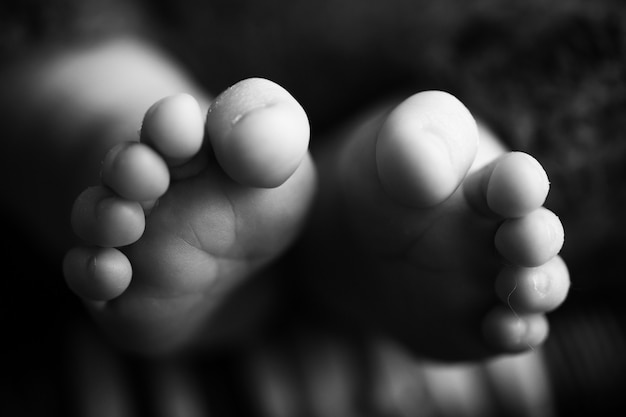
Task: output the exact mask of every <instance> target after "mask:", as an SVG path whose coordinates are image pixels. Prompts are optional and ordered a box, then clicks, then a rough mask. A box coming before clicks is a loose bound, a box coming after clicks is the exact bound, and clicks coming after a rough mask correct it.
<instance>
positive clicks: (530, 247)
mask: <svg viewBox="0 0 626 417" xmlns="http://www.w3.org/2000/svg"><path fill="white" fill-rule="evenodd" d="M563 241H564V231H563V225H562V224H561V221H560V220H559V218H558V217H557V216H556V215H555V214H554V213H553V212H551V211H550V210H548V209H546V208H543V207H542V208H539V209H537V210H535V211H533V212H532V213H530V214H528V215H527V216H524V217H520V218H515V219H508V220H505V221H504V222H503V223H502V224H501V225H500V227H499V228H498V230H497V232H496V236H495V245H496V248H497V249H498V251H499V252H500V254H501V255H502V256H504V258H506V259H507V260H508V261H509V262H511V263H512V264H514V265H519V266H526V267H535V266H540V265H543V264H545V263H546V262H547V261H549V260H550V259H552V258H553V257H554V256H556V255H557V254H558V253H559V251H560V250H561V247H562V246H563Z"/></svg>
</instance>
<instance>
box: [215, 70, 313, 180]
mask: <svg viewBox="0 0 626 417" xmlns="http://www.w3.org/2000/svg"><path fill="white" fill-rule="evenodd" d="M206 130H207V133H208V137H209V140H210V142H211V145H212V147H213V150H214V152H215V156H216V158H217V160H218V162H219V164H220V166H221V167H222V169H223V170H224V171H225V172H226V173H227V174H228V175H229V176H230V177H231V178H232V179H234V180H235V181H237V182H239V183H241V184H244V185H248V186H253V187H263V188H274V187H277V186H279V185H281V184H282V183H283V182H285V181H286V180H287V179H288V178H289V177H290V176H291V175H292V174H293V173H294V172H295V170H296V169H297V168H298V166H299V165H300V162H301V161H302V160H303V159H304V157H305V154H306V151H307V148H308V144H309V133H310V129H309V122H308V118H307V116H306V113H305V112H304V110H303V109H302V107H301V106H300V104H298V102H297V101H296V100H295V99H294V98H293V97H292V96H291V95H290V94H289V93H288V92H287V91H286V90H285V89H283V88H282V87H280V86H279V85H277V84H275V83H273V82H271V81H268V80H265V79H261V78H251V79H247V80H243V81H240V82H239V83H237V84H235V85H233V86H232V87H230V88H229V89H227V90H226V91H224V92H223V93H222V94H220V95H219V96H218V97H217V98H216V99H215V100H214V101H213V103H212V104H211V107H210V108H209V112H208V116H207V121H206Z"/></svg>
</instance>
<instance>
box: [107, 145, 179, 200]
mask: <svg viewBox="0 0 626 417" xmlns="http://www.w3.org/2000/svg"><path fill="white" fill-rule="evenodd" d="M100 176H101V179H102V182H103V183H104V184H105V185H107V186H109V187H110V188H112V189H113V190H114V191H115V192H116V193H117V194H119V195H120V196H121V197H123V198H125V199H128V200H134V201H150V200H155V199H157V198H159V197H161V196H162V195H163V194H165V192H166V191H167V188H168V186H169V183H170V174H169V170H168V168H167V165H166V163H165V161H164V160H163V158H161V156H160V155H159V154H157V153H156V152H155V151H154V150H153V149H152V148H150V147H149V146H147V145H144V144H142V143H137V142H125V143H120V144H118V145H116V146H114V147H113V148H112V149H111V150H110V151H109V152H108V153H107V154H106V156H105V157H104V160H103V162H102V171H101V175H100Z"/></svg>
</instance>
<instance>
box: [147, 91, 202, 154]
mask: <svg viewBox="0 0 626 417" xmlns="http://www.w3.org/2000/svg"><path fill="white" fill-rule="evenodd" d="M203 139H204V116H203V114H202V110H201V109H200V105H199V104H198V101H197V100H196V99H195V98H194V97H193V96H191V95H189V94H176V95H173V96H169V97H165V98H163V99H162V100H159V101H157V102H156V103H155V104H153V105H152V107H150V109H149V110H148V111H147V112H146V115H145V117H144V121H143V125H142V127H141V142H144V143H147V144H149V145H151V146H153V147H154V148H155V149H157V150H158V151H159V152H160V153H161V154H162V155H163V157H164V158H165V159H166V161H167V162H168V164H169V165H170V166H179V165H181V164H183V163H185V162H187V161H188V160H189V159H191V158H192V157H193V156H194V155H196V154H197V153H198V151H200V148H201V147H202V142H203Z"/></svg>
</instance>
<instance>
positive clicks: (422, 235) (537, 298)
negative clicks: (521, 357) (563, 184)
mask: <svg viewBox="0 0 626 417" xmlns="http://www.w3.org/2000/svg"><path fill="white" fill-rule="evenodd" d="M478 136H479V133H478V130H477V125H476V122H475V121H474V119H473V117H472V116H471V114H470V113H469V111H468V110H467V109H466V108H465V107H464V106H463V105H462V104H461V103H460V102H459V101H458V100H457V99H456V98H454V97H452V96H451V95H449V94H447V93H443V92H424V93H420V94H417V95H415V96H412V97H410V98H408V99H407V100H405V101H404V102H403V103H401V104H400V105H399V106H398V107H396V108H395V109H394V110H393V111H391V112H390V113H389V114H383V115H380V114H378V115H376V116H374V117H371V118H368V121H366V122H365V123H362V124H360V125H359V126H358V127H357V128H356V129H353V130H351V131H348V132H344V133H343V134H340V136H339V137H338V138H337V139H336V141H335V142H336V143H337V145H335V146H336V149H334V150H333V151H332V152H329V153H327V154H324V155H322V157H321V158H320V159H318V162H320V161H321V162H322V163H320V164H319V165H318V166H319V172H320V179H321V184H322V185H321V187H320V189H321V191H322V192H325V193H327V194H326V196H325V197H324V198H322V203H321V205H320V208H319V210H317V211H318V212H319V213H321V214H320V216H318V220H319V224H316V228H314V229H312V232H311V235H312V236H314V238H313V239H312V241H313V242H314V243H312V245H311V248H312V251H317V250H319V249H320V248H324V249H325V253H324V255H322V254H320V253H316V257H315V258H314V259H315V263H314V264H313V265H312V266H311V270H313V269H314V268H315V269H316V272H315V273H313V274H311V280H310V283H311V288H312V289H314V290H315V291H316V294H317V296H318V299H319V300H327V301H328V303H329V305H330V306H332V307H333V309H334V311H335V312H336V314H344V313H346V312H347V313H348V315H349V316H350V317H351V318H352V319H355V320H356V321H357V322H359V323H362V324H363V325H364V326H373V327H374V328H377V329H378V330H382V331H383V332H385V333H388V334H389V335H391V336H393V337H394V338H396V339H399V340H401V341H402V342H404V343H405V344H406V345H408V346H410V347H411V348H412V349H413V350H414V351H415V352H417V353H420V354H425V355H428V356H430V357H439V358H454V359H467V358H472V359H473V358H476V357H483V356H486V355H491V354H494V353H498V352H517V351H521V350H525V349H529V348H531V347H532V346H536V345H538V344H540V343H541V342H542V341H543V340H544V339H545V338H546V336H547V332H548V325H547V321H546V319H545V313H546V312H547V311H549V310H552V309H554V308H556V307H557V306H558V305H559V304H560V303H561V302H562V301H563V300H564V298H565V296H566V294H567V289H568V287H569V275H568V272H567V268H566V267H565V264H564V262H563V261H562V260H561V258H559V257H558V256H557V254H558V252H559V250H560V248H561V245H562V243H563V229H562V226H561V223H560V221H559V220H558V218H557V217H556V216H555V215H554V214H553V213H552V212H550V211H549V210H547V209H545V208H543V207H542V204H543V202H544V200H545V198H546V196H547V193H548V188H549V183H548V179H547V176H546V174H545V172H544V170H543V168H542V167H541V165H540V164H539V163H538V162H537V161H536V160H535V159H534V158H532V157H531V156H529V155H527V154H523V153H520V152H506V151H505V149H504V147H503V146H502V145H501V144H500V143H499V142H498V141H497V140H496V139H495V138H494V137H493V136H492V135H489V134H488V133H487V132H486V131H484V130H483V131H482V132H481V135H480V136H481V138H480V139H481V140H480V144H479V142H478ZM324 158H326V159H325V162H324ZM331 219H333V220H331ZM320 230H326V234H323V233H319V231H320ZM309 258H312V257H311V256H309ZM494 287H495V289H494Z"/></svg>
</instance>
